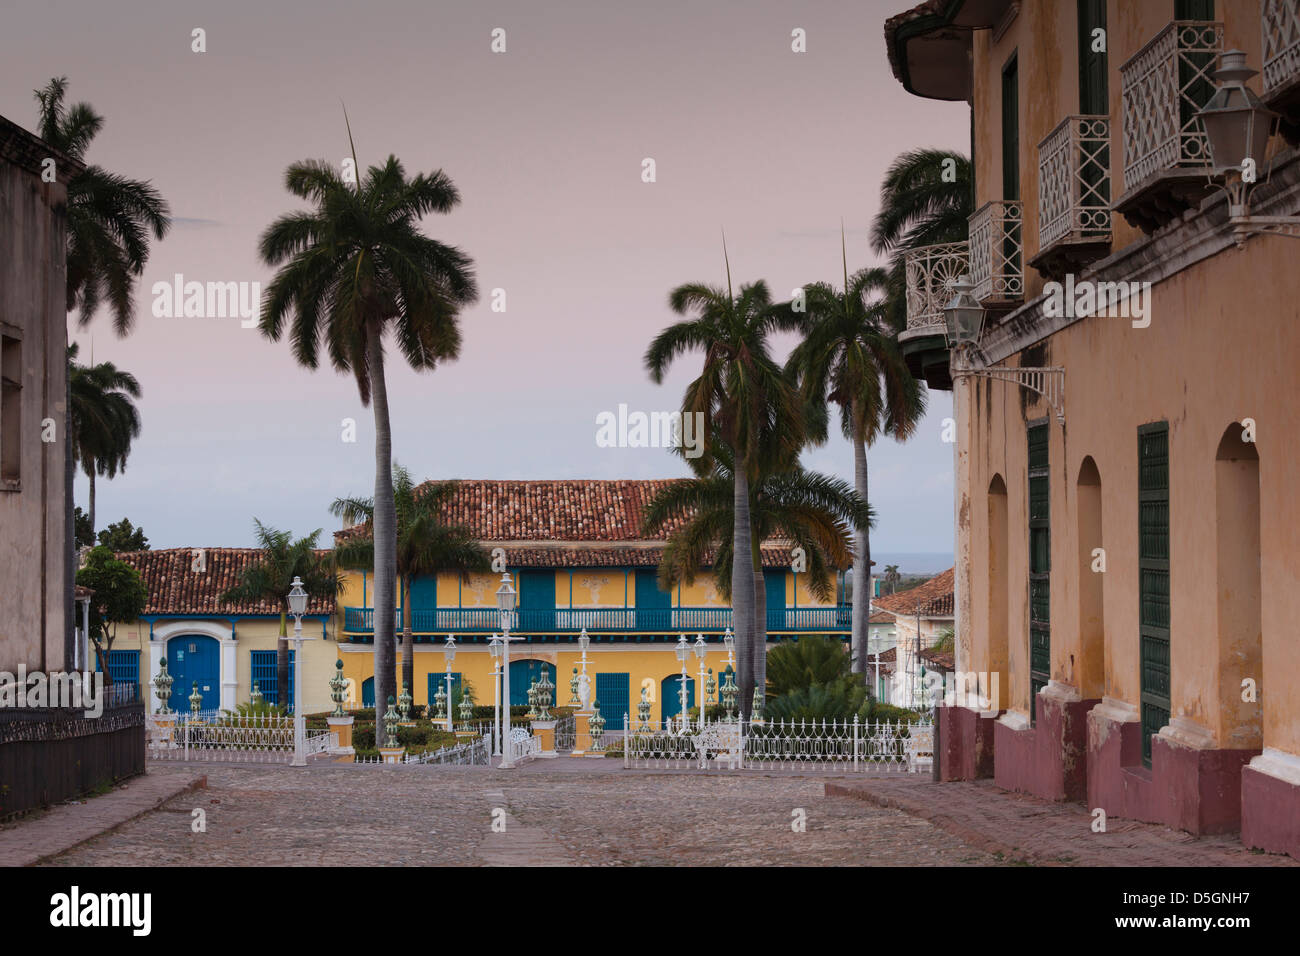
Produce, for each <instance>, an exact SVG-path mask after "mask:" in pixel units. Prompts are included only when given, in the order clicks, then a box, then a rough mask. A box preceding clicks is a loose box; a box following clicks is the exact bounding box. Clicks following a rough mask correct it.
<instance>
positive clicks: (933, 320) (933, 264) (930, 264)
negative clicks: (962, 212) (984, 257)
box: [903, 242, 970, 334]
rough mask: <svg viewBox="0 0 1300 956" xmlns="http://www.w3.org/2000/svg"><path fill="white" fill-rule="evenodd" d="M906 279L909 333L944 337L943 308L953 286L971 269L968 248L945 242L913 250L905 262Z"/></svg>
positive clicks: (904, 259) (959, 243)
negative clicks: (933, 334) (918, 332)
mask: <svg viewBox="0 0 1300 956" xmlns="http://www.w3.org/2000/svg"><path fill="white" fill-rule="evenodd" d="M903 268H904V272H905V275H906V278H907V288H906V296H907V331H909V332H912V331H919V330H926V331H931V332H935V333H938V334H943V331H944V321H943V307H944V306H945V305H947V304H948V300H949V299H951V298H952V283H953V281H954V280H955V279H957V278H958V277H959V276H961V275H962V274H963V273H965V272H966V271H967V270H968V269H969V268H970V255H969V247H968V246H967V244H966V243H964V242H946V243H941V244H939V245H934V246H921V247H919V248H917V249H913V250H912V251H911V252H909V253H907V255H906V256H905V257H904V258H903Z"/></svg>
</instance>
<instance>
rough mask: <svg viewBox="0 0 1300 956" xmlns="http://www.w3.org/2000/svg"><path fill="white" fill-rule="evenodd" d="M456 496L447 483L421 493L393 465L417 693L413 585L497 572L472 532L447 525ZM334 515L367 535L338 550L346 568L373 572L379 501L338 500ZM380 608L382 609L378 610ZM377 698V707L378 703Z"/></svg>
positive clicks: (406, 635) (407, 655)
mask: <svg viewBox="0 0 1300 956" xmlns="http://www.w3.org/2000/svg"><path fill="white" fill-rule="evenodd" d="M455 494H456V482H454V481H447V482H441V483H439V484H430V485H426V486H424V487H422V488H417V487H416V486H415V483H414V482H413V481H412V480H411V473H410V472H409V471H407V470H406V469H405V468H403V467H402V466H401V465H398V464H394V465H393V510H394V513H395V515H396V519H397V580H398V584H399V587H400V589H401V596H402V684H403V686H405V687H407V688H410V689H414V687H415V638H414V636H413V631H412V628H411V582H412V581H413V580H415V578H417V577H422V576H430V577H432V578H433V579H434V580H435V581H436V580H437V576H438V574H440V573H442V572H455V573H456V574H458V575H460V579H461V580H462V581H464V582H465V583H467V584H468V583H469V580H470V575H471V574H473V573H475V572H482V573H485V572H487V571H489V570H491V568H492V556H491V554H490V552H489V551H488V550H487V548H485V547H483V545H481V544H479V543H478V541H477V540H476V539H475V537H474V534H473V532H472V531H470V529H469V528H466V527H464V526H462V525H455V524H445V523H443V520H442V512H443V509H444V507H445V506H446V505H447V503H448V502H449V501H450V500H451V499H452V497H453V496H454V495H455ZM330 512H331V513H332V514H334V515H335V516H337V517H339V518H342V519H343V520H344V521H346V522H348V523H349V524H357V523H364V524H367V525H370V526H371V528H370V530H367V529H362V530H361V531H359V532H358V533H356V534H354V535H352V536H350V537H349V538H347V540H345V541H341V542H339V543H338V544H337V545H336V546H335V548H334V553H335V559H336V560H337V561H338V563H339V566H340V567H344V568H359V569H366V570H369V569H373V568H374V566H375V539H374V535H373V522H374V517H375V502H374V499H373V498H338V499H336V500H335V501H334V503H333V504H332V505H330ZM378 607H380V605H376V608H378ZM377 700H378V699H377V698H376V702H377Z"/></svg>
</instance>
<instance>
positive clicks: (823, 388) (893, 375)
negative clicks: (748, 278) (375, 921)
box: [787, 245, 926, 680]
mask: <svg viewBox="0 0 1300 956" xmlns="http://www.w3.org/2000/svg"><path fill="white" fill-rule="evenodd" d="M841 259H842V263H843V268H844V289H843V291H836V290H835V289H834V288H832V287H831V286H830V285H828V284H826V283H812V284H811V285H808V286H805V287H804V294H805V297H806V307H807V311H806V312H805V313H803V318H804V339H803V341H802V342H800V343H799V344H798V345H797V346H795V348H794V350H793V351H792V352H791V354H790V359H789V361H788V363H787V366H788V367H789V368H790V369H792V370H797V371H798V373H799V375H800V377H801V381H802V386H803V393H804V396H805V397H806V398H808V399H810V400H816V401H825V402H827V403H830V404H834V405H838V406H839V409H840V425H841V428H842V430H843V432H844V437H845V438H847V439H848V440H849V441H850V442H851V443H852V445H853V475H854V486H855V489H856V490H857V493H858V495H859V496H860V497H861V498H862V500H864V501H867V500H869V498H868V488H869V483H868V473H867V447H868V446H870V445H872V444H874V443H875V441H876V439H877V438H879V437H880V436H881V435H889V436H891V437H893V438H896V439H898V440H899V441H905V440H906V439H908V438H909V437H911V435H912V433H913V432H914V431H915V430H916V427H917V425H918V424H919V422H920V421H921V418H922V417H923V416H924V415H925V405H926V393H925V390H924V388H923V387H922V386H921V383H920V382H918V381H917V380H916V379H915V378H913V377H912V375H911V373H910V372H909V371H908V370H907V364H906V363H905V362H904V361H903V356H902V353H901V352H900V351H899V349H898V340H897V337H896V335H897V333H895V332H894V331H893V330H892V329H891V328H889V326H888V325H887V323H886V320H885V310H886V303H885V296H886V295H887V292H888V278H889V277H888V274H887V273H886V272H885V271H884V270H883V269H862V270H860V271H859V272H857V273H855V274H853V275H852V276H850V275H849V268H848V256H847V252H846V251H844V247H843V246H842V245H841ZM854 554H855V558H856V560H855V561H854V562H853V595H854V601H853V618H852V620H853V629H852V633H853V636H852V640H851V641H850V647H851V649H852V657H853V673H855V674H862V675H863V680H865V679H866V670H867V607H868V604H869V590H868V587H869V586H868V582H869V581H870V575H871V537H870V530H869V528H868V527H867V526H866V525H865V524H864V525H860V526H859V527H858V528H857V535H856V540H855V542H854Z"/></svg>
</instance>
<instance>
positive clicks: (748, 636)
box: [645, 247, 805, 713]
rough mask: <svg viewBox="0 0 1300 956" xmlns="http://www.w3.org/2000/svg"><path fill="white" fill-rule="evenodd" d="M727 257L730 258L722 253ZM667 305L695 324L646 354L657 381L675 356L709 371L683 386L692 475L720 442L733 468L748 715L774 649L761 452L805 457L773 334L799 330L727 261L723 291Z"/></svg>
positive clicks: (675, 329)
mask: <svg viewBox="0 0 1300 956" xmlns="http://www.w3.org/2000/svg"><path fill="white" fill-rule="evenodd" d="M723 255H724V260H725V257H726V250H725V247H724V250H723ZM668 304H669V306H670V307H671V308H672V310H673V311H674V312H676V313H677V314H678V315H681V316H693V317H691V318H687V319H686V320H684V321H681V322H677V323H675V324H674V325H671V326H669V327H668V328H666V329H664V330H663V331H662V332H660V333H659V335H657V336H656V337H655V339H654V341H653V342H651V343H650V347H649V348H648V349H647V350H646V354H645V365H646V369H647V371H648V372H649V373H650V379H651V381H653V382H655V383H656V384H662V382H663V379H664V376H665V375H666V374H667V371H668V367H669V366H670V365H671V364H672V362H673V360H674V359H675V358H677V357H678V356H680V355H682V354H684V353H686V352H691V351H695V350H697V349H698V350H699V351H702V352H703V353H704V367H703V369H702V370H701V373H700V375H699V377H698V378H696V379H695V380H694V381H692V382H691V383H690V385H688V386H687V387H686V393H685V395H684V396H683V399H682V414H684V415H691V416H695V415H696V414H697V413H698V414H700V415H702V416H703V421H704V422H705V423H706V427H705V429H704V434H705V435H706V436H707V438H706V441H705V442H704V446H703V449H702V452H703V453H702V454H701V455H700V457H699V458H696V459H694V460H693V461H692V462H691V467H692V468H693V469H694V470H695V473H696V474H697V475H703V474H707V473H708V472H709V471H711V470H712V468H713V464H714V461H715V458H716V450H717V445H718V444H719V441H721V442H725V443H726V445H727V447H729V448H730V449H732V452H733V455H734V457H735V461H736V467H735V468H733V469H732V478H733V489H732V498H733V510H732V520H733V524H732V544H733V547H732V550H731V561H732V567H731V581H732V582H733V593H732V618H733V623H734V625H735V634H736V649H737V665H738V666H737V677H738V680H739V686H740V693H741V705H742V707H743V708H744V711H745V712H746V713H748V711H749V706H750V702H751V699H752V697H753V689H754V686H755V684H754V681H755V669H756V667H757V666H759V665H758V664H757V663H756V661H757V658H758V656H759V655H765V654H766V651H767V648H766V646H764V645H758V644H757V643H756V642H757V641H758V640H759V639H760V634H759V632H758V631H757V628H756V621H757V615H758V605H757V591H756V587H755V583H754V578H755V567H756V562H755V560H754V555H755V549H756V547H757V543H756V541H755V539H754V537H753V535H752V533H751V521H750V484H751V482H752V481H753V480H754V479H755V478H756V477H757V471H758V467H759V463H760V456H761V454H764V453H766V454H770V455H771V456H772V457H773V458H774V459H786V460H792V459H793V458H794V457H795V456H796V455H797V454H798V451H799V449H800V448H801V447H802V446H803V441H804V428H805V419H804V414H803V406H802V403H801V402H800V398H799V395H798V391H797V390H796V389H795V388H794V387H793V386H792V385H791V384H790V382H789V381H788V380H787V379H786V378H785V376H784V375H783V374H782V370H781V367H780V366H779V365H778V364H777V363H776V362H775V361H773V359H772V357H771V355H770V354H769V351H768V341H767V340H768V336H769V335H770V334H771V333H772V332H774V331H781V330H788V329H793V328H795V326H796V323H795V322H793V321H792V319H791V316H790V313H789V312H784V313H783V312H780V311H778V310H774V309H773V308H772V301H771V296H770V294H769V293H768V289H767V283H765V282H763V281H761V280H760V281H757V282H754V283H750V284H747V285H742V286H741V287H740V294H739V295H736V294H734V293H733V292H732V285H731V264H730V262H729V261H728V262H727V287H726V288H725V289H720V288H716V287H713V286H709V285H705V284H702V283H688V284H686V285H682V286H679V287H678V288H676V289H674V290H673V291H672V293H671V294H670V295H669V297H668ZM692 420H697V419H695V418H694V417H693V418H692ZM736 582H738V583H736Z"/></svg>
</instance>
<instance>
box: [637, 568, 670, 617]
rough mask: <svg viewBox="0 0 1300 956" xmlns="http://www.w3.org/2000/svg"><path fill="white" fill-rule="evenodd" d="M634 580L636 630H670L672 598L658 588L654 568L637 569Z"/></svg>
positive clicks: (656, 574)
mask: <svg viewBox="0 0 1300 956" xmlns="http://www.w3.org/2000/svg"><path fill="white" fill-rule="evenodd" d="M634 577H635V579H636V629H637V630H638V631H670V630H672V626H673V622H672V614H673V611H672V607H673V596H672V594H670V593H669V592H668V591H665V590H663V589H662V588H660V587H659V580H658V572H657V571H656V570H655V569H654V568H638V569H637V571H636V573H635V575H634Z"/></svg>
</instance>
